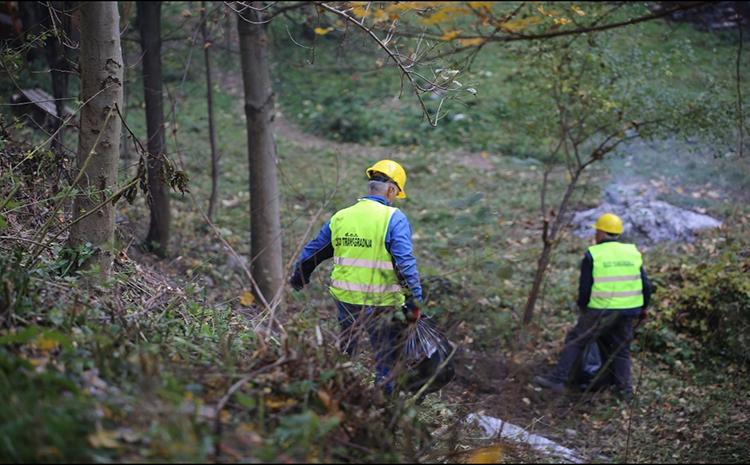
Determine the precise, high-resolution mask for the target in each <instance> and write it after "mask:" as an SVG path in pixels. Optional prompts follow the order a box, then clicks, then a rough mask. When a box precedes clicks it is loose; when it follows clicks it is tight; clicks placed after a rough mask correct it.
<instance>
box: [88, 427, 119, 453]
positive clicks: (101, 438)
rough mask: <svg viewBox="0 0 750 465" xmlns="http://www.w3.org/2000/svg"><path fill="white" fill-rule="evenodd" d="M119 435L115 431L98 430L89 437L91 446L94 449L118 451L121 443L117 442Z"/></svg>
mask: <svg viewBox="0 0 750 465" xmlns="http://www.w3.org/2000/svg"><path fill="white" fill-rule="evenodd" d="M116 437H117V433H116V432H115V431H107V430H103V429H100V430H97V431H96V433H91V434H89V436H88V440H89V444H91V447H94V448H97V449H99V448H107V449H117V448H118V447H120V443H118V442H117V439H116Z"/></svg>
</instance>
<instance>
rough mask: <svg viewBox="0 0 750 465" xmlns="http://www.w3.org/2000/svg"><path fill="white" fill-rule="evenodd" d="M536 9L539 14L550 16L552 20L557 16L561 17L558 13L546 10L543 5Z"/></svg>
mask: <svg viewBox="0 0 750 465" xmlns="http://www.w3.org/2000/svg"><path fill="white" fill-rule="evenodd" d="M536 9H537V11H538V12H539V13H541V14H543V15H544V16H549V17H550V18H552V17H555V16H560V13H558V12H556V11H547V10H545V9H544V7H543V6H542V5H539V6H538V7H536Z"/></svg>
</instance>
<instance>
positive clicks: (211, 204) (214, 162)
mask: <svg viewBox="0 0 750 465" xmlns="http://www.w3.org/2000/svg"><path fill="white" fill-rule="evenodd" d="M207 13H208V12H207V11H206V2H201V32H202V33H203V57H204V58H205V61H206V99H207V100H208V140H209V142H210V143H211V198H210V199H209V200H208V219H210V220H212V219H213V217H214V213H215V212H216V202H217V199H218V197H219V153H218V152H217V151H216V128H214V89H213V85H212V84H211V52H210V49H211V42H210V41H209V38H208V25H207V24H206V23H207V22H208V15H207Z"/></svg>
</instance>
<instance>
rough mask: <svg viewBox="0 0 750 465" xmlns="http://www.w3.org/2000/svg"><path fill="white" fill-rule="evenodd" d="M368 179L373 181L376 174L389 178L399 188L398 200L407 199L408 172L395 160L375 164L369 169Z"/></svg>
mask: <svg viewBox="0 0 750 465" xmlns="http://www.w3.org/2000/svg"><path fill="white" fill-rule="evenodd" d="M366 173H367V179H372V177H373V176H374V175H375V174H376V173H381V174H384V175H385V176H387V177H388V179H390V180H391V181H393V183H394V184H396V187H398V194H396V198H397V199H405V198H406V192H405V191H404V188H405V187H406V171H404V169H403V168H402V167H401V165H399V164H398V163H396V162H395V161H393V160H380V161H379V162H377V163H375V164H374V165H372V166H371V167H369V168H367V171H366Z"/></svg>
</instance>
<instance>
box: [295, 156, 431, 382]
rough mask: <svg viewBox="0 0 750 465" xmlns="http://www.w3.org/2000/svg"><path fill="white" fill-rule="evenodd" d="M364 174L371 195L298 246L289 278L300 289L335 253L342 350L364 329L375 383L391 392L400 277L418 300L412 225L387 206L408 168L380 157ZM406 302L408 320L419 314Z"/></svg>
mask: <svg viewBox="0 0 750 465" xmlns="http://www.w3.org/2000/svg"><path fill="white" fill-rule="evenodd" d="M366 174H367V178H368V190H369V195H367V196H365V197H362V198H360V199H358V200H357V203H355V204H354V205H352V206H350V207H348V208H345V209H343V210H339V211H338V212H336V214H334V215H333V217H331V219H330V221H328V222H326V223H325V224H324V225H323V227H322V229H321V230H320V232H319V233H318V236H317V237H316V238H315V239H313V240H312V241H310V242H309V243H308V244H307V245H306V246H305V248H304V249H303V250H302V255H301V257H300V259H299V261H298V262H297V263H296V264H295V267H294V273H293V275H292V278H291V279H290V284H291V285H292V287H294V288H295V289H297V290H300V289H302V287H303V286H304V285H305V284H307V283H309V282H310V275H311V274H312V272H313V270H315V267H317V266H318V264H320V263H321V262H322V261H324V260H327V259H329V258H331V257H333V271H332V273H331V284H330V287H329V290H330V293H331V295H332V296H333V298H334V300H335V302H336V306H337V308H338V321H339V324H340V326H341V330H342V331H341V349H342V350H344V351H345V352H347V353H348V354H350V355H352V354H353V353H354V352H355V350H356V346H357V339H358V336H359V333H360V332H361V331H362V330H364V331H366V332H367V333H368V335H369V337H370V342H371V343H372V347H373V351H374V352H375V371H376V373H375V374H376V382H377V383H379V384H380V385H381V386H382V387H383V388H384V390H385V391H386V392H387V393H391V392H392V391H393V389H394V382H393V379H391V378H392V376H391V375H392V373H391V370H392V368H393V366H394V364H395V362H396V358H397V355H398V354H397V350H396V345H397V344H398V336H399V333H398V330H397V329H396V328H395V327H394V326H393V325H391V324H390V317H391V315H392V311H393V310H394V309H398V308H402V307H403V306H404V305H405V301H406V299H405V296H404V290H403V288H402V283H403V284H405V285H406V286H407V287H408V289H409V290H410V291H411V296H412V297H413V299H414V300H416V301H417V302H421V301H422V287H421V285H420V280H419V272H418V271H417V262H416V259H415V258H414V254H413V251H412V240H411V226H410V224H409V221H408V220H407V218H406V215H404V213H403V212H401V210H399V209H398V208H394V207H392V206H391V203H392V202H393V201H394V200H395V199H397V198H398V199H403V198H406V192H405V191H404V188H405V185H406V172H405V171H404V169H403V168H402V167H401V165H399V164H398V163H396V162H395V161H392V160H381V161H379V162H377V163H375V164H374V165H373V166H372V167H370V168H369V169H367V171H366ZM406 307H407V309H408V310H409V311H408V312H407V318H409V319H411V320H415V319H418V318H419V309H418V307H417V306H416V305H415V304H414V303H413V302H412V300H411V299H409V302H408V304H407V305H406Z"/></svg>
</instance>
